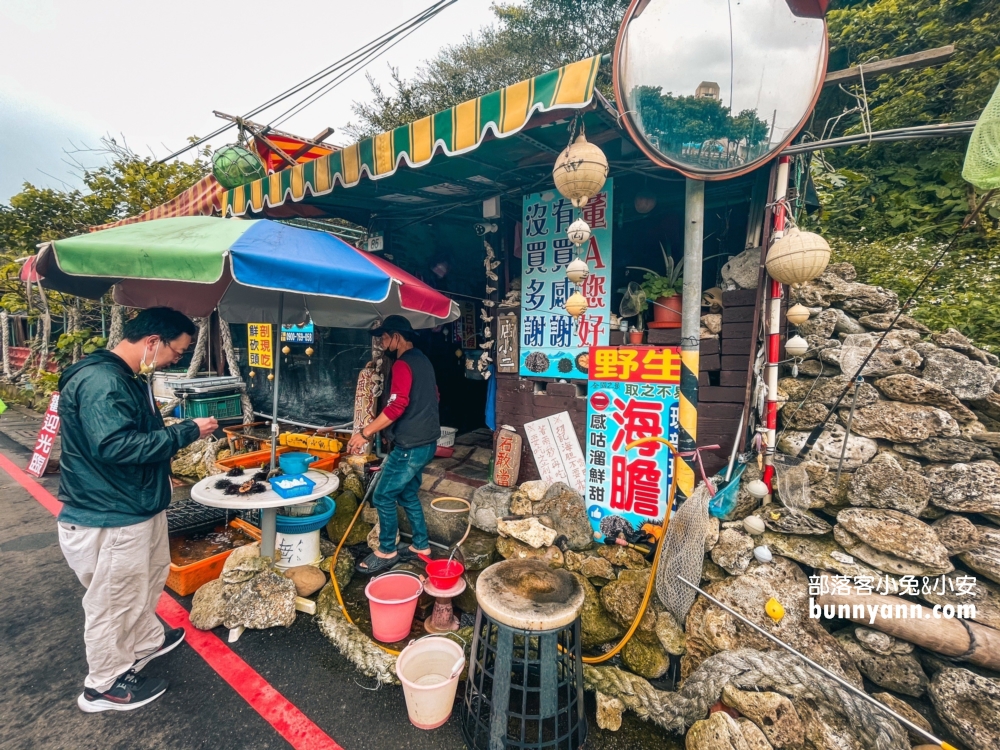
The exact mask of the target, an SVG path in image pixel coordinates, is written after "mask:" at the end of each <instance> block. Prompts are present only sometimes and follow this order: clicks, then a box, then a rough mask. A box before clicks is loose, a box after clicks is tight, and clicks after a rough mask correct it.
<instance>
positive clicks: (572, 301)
mask: <svg viewBox="0 0 1000 750" xmlns="http://www.w3.org/2000/svg"><path fill="white" fill-rule="evenodd" d="M565 307H566V312H568V313H569V314H570V315H572V316H573V317H574V318H579V317H580V316H581V315H583V314H584V313H585V312H587V308H588V307H589V305H587V298H586V297H584V296H583V295H582V294H580V293H579V292H573V294H571V295H570V296H569V299H568V300H566V305H565Z"/></svg>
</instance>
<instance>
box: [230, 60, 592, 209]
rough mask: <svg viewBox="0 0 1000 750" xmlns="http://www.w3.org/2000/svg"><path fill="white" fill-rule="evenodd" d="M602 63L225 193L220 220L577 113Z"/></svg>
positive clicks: (585, 63) (567, 68) (575, 66)
mask: <svg viewBox="0 0 1000 750" xmlns="http://www.w3.org/2000/svg"><path fill="white" fill-rule="evenodd" d="M600 61H601V57H600V55H597V56H595V57H591V58H589V59H586V60H580V61H579V62H575V63H571V64H569V65H564V66H563V67H561V68H558V69H556V70H550V71H548V72H547V73H542V74H541V75H538V76H535V77H534V78H531V79H529V80H527V81H521V82H520V83H515V84H513V85H511V86H507V87H506V88H503V89H501V90H499V91H494V92H492V93H489V94H486V95H485V96H481V97H479V98H477V99H472V100H470V101H467V102H463V103H462V104H459V105H457V106H454V107H452V108H451V109H446V110H444V111H442V112H438V113H437V114H434V115H430V116H429V117H424V118H422V119H420V120H417V121H415V122H412V123H409V124H408V125H403V126H401V127H398V128H396V129H395V130H392V131H390V132H388V133H382V134H380V135H376V136H374V137H372V138H366V139H365V140H363V141H360V142H359V143H355V144H354V145H352V146H348V147H347V148H345V149H343V150H341V151H336V152H334V153H332V154H329V155H328V156H324V157H321V158H319V159H316V160H314V161H311V162H307V163H306V164H301V165H299V166H297V167H293V168H291V169H285V170H282V171H281V172H276V173H274V174H272V175H269V176H268V177H266V178H263V179H260V180H256V181H255V182H251V183H249V184H247V185H241V186H240V187H237V188H234V189H232V190H230V191H228V192H227V193H226V194H225V196H224V197H223V200H222V214H223V216H226V215H234V216H242V215H244V214H246V213H247V212H253V213H259V212H261V211H263V210H264V208H265V206H267V207H270V208H274V207H276V206H280V205H282V204H283V203H285V202H286V201H287V200H289V199H291V200H292V201H301V200H302V199H303V198H305V197H306V195H307V191H308V194H311V195H313V196H319V195H325V194H327V193H330V192H332V191H333V189H334V188H335V187H336V186H337V184H338V183H339V185H340V186H341V187H342V188H350V187H353V186H355V185H357V184H358V183H359V182H360V181H361V178H362V175H367V176H368V178H369V179H372V180H378V179H382V178H385V177H388V176H390V175H392V174H394V173H395V172H396V171H397V169H398V168H399V166H400V164H403V163H405V164H406V165H408V166H409V167H411V168H420V167H423V166H425V165H427V164H428V163H429V162H430V161H431V159H432V157H433V156H434V155H435V154H438V153H443V154H445V155H447V156H457V155H460V154H464V153H467V152H470V151H473V150H475V149H476V148H478V147H479V146H480V144H481V143H483V141H484V140H489V139H492V138H507V137H510V136H512V135H515V134H517V133H519V132H520V131H522V130H524V129H525V128H527V127H528V125H529V122H530V120H531V118H532V116H533V115H535V114H537V113H542V112H550V111H553V110H579V109H583V108H585V107H587V106H589V105H590V103H591V100H592V99H593V97H594V83H595V81H596V79H597V70H598V67H599V66H600Z"/></svg>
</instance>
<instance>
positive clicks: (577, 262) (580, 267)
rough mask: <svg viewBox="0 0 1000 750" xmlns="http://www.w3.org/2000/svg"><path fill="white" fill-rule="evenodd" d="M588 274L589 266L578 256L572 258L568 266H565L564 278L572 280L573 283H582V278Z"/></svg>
mask: <svg viewBox="0 0 1000 750" xmlns="http://www.w3.org/2000/svg"><path fill="white" fill-rule="evenodd" d="M588 276H590V267H589V266H588V265H587V262H586V261H584V260H581V259H580V258H574V259H573V260H572V262H570V264H569V265H568V266H566V278H567V279H569V280H570V281H572V282H573V283H574V284H582V283H583V281H584V279H586V278H587V277H588Z"/></svg>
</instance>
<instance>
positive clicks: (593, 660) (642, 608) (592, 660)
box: [583, 436, 680, 664]
mask: <svg viewBox="0 0 1000 750" xmlns="http://www.w3.org/2000/svg"><path fill="white" fill-rule="evenodd" d="M654 442H655V443H663V444H664V445H665V446H667V447H668V448H669V449H670V452H671V453H673V455H674V460H675V461H676V460H677V458H678V457H679V456H680V453H679V452H678V451H677V448H676V447H674V445H673V443H671V442H670V441H669V440H666V439H665V438H661V437H655V436H653V437H644V438H639V439H638V440H635V441H633V442H631V443H629V444H628V445H626V446H625V452H626V453H627V452H628V451H630V450H632V449H633V448H635V447H636V446H638V445H642V444H643V443H654ZM676 468H677V467H676V466H675V467H674V471H672V472H670V473H671V475H672V476H671V481H670V491H669V492H668V493H667V512H666V514H665V515H664V516H663V526H662V527H660V541H659V543H658V544H657V545H656V554H655V555H653V566H652V568H650V571H649V583H648V584H646V593H645V595H644V596H643V597H642V604H640V605H639V611H638V612H637V613H636V615H635V619H634V620H633V621H632V627H630V628H629V629H628V632H627V633H625V636H624V637H623V638H622V639H621V640H620V641H618V645H616V646H615V647H614V648H613V649H611V650H610V651H608V652H607V653H605V654H601V655H600V656H584V657H583V663H584V664H600V663H602V662H605V661H607V660H608V659H610V658H612V657H613V656H614V655H615V654H617V653H618V652H619V651H621V650H622V649H623V648H625V644H627V643H628V642H629V641H630V640H631V638H632V636H633V635H634V634H635V631H636V630H638V629H639V623H640V622H642V618H643V615H645V614H646V608H647V607H648V606H649V600H650V598H651V597H652V595H653V588H654V587H655V586H656V568H657V566H658V565H659V564H660V555H661V554H662V553H663V546H664V545H663V538H664V536H665V535H666V533H667V524H669V523H670V513H671V512H672V511H673V507H674V496H675V494H676V492H677V474H678V472H677V470H676Z"/></svg>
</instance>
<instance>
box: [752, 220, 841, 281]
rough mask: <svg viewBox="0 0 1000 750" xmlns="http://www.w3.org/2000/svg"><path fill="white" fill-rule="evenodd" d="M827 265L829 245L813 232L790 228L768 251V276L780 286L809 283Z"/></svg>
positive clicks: (828, 261)
mask: <svg viewBox="0 0 1000 750" xmlns="http://www.w3.org/2000/svg"><path fill="white" fill-rule="evenodd" d="M829 263H830V245H829V243H827V241H826V240H824V239H823V238H822V237H820V236H819V235H818V234H815V233H813V232H802V231H799V228H798V227H792V228H791V229H789V230H788V233H787V234H785V236H784V237H782V238H781V239H780V240H777V241H776V242H775V243H774V244H773V245H771V249H770V250H768V251H767V262H766V263H765V265H766V266H767V273H768V275H769V276H770V277H771V278H772V279H774V280H775V281H780V282H781V283H782V284H801V283H803V282H806V281H812V280H813V279H815V278H816V277H817V276H819V275H820V274H822V273H823V271H825V270H826V267H827V265H828V264H829Z"/></svg>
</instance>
